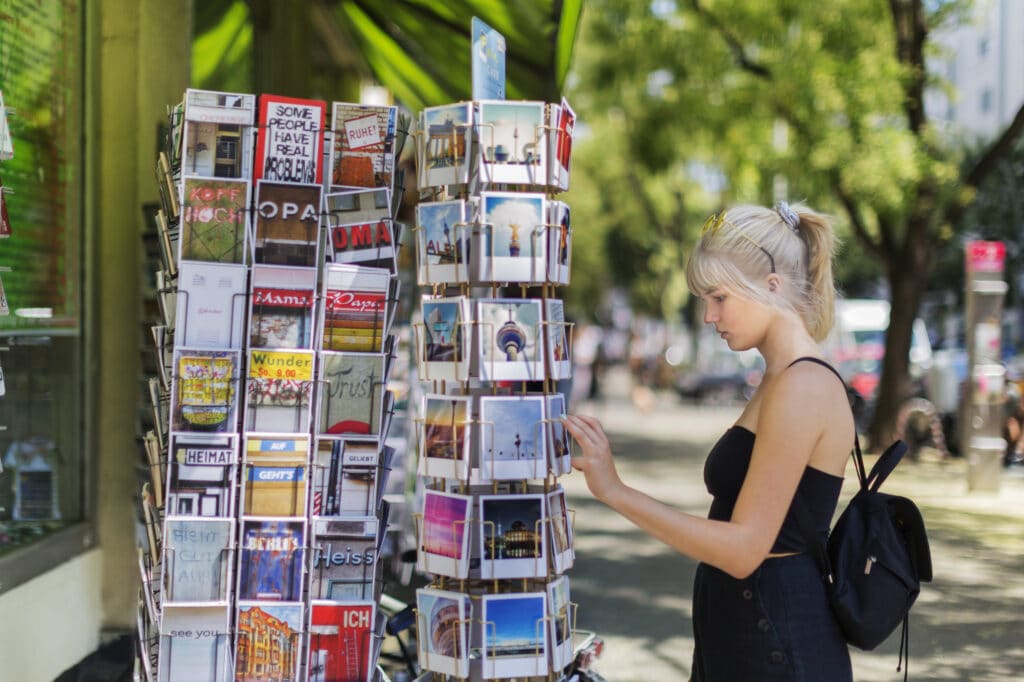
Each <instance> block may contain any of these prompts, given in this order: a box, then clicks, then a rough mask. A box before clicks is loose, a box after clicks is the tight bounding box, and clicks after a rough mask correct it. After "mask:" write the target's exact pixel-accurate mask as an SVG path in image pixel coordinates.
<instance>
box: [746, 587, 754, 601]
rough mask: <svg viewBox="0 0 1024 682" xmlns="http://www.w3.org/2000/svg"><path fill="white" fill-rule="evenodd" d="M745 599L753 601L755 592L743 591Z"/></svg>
mask: <svg viewBox="0 0 1024 682" xmlns="http://www.w3.org/2000/svg"><path fill="white" fill-rule="evenodd" d="M743 598H744V599H753V598H754V591H753V590H750V589H747V590H743Z"/></svg>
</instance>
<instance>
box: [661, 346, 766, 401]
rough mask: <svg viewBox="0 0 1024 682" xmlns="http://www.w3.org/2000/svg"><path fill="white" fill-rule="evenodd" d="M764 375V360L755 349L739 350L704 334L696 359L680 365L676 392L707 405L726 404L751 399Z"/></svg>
mask: <svg viewBox="0 0 1024 682" xmlns="http://www.w3.org/2000/svg"><path fill="white" fill-rule="evenodd" d="M763 375H764V360H763V359H762V358H761V355H760V354H759V353H758V352H757V351H755V350H748V351H740V352H736V351H734V350H731V349H730V348H729V346H728V345H726V343H725V341H724V340H722V339H721V338H719V337H718V336H715V335H714V334H701V336H700V340H699V341H698V344H697V353H696V359H695V361H694V362H693V363H692V364H690V365H688V366H682V367H680V368H679V369H678V370H677V372H676V376H675V382H674V388H675V390H676V393H678V394H679V396H680V397H681V398H683V399H685V400H693V401H696V402H698V403H702V404H705V405H727V404H731V403H736V402H741V401H744V400H747V399H749V398H750V396H751V395H753V393H754V390H755V389H756V388H757V386H758V384H760V383H761V377H762V376H763Z"/></svg>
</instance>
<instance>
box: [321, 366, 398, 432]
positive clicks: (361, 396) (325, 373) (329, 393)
mask: <svg viewBox="0 0 1024 682" xmlns="http://www.w3.org/2000/svg"><path fill="white" fill-rule="evenodd" d="M385 372H386V366H385V356H384V354H383V353H327V352H325V353H322V354H321V362H320V382H321V393H320V419H319V422H318V423H319V426H318V428H317V433H320V434H329V435H334V436H345V437H346V438H363V439H368V438H372V439H373V440H379V438H380V436H381V428H380V427H381V411H382V408H383V399H384V391H385V386H386V383H387V376H386V374H385Z"/></svg>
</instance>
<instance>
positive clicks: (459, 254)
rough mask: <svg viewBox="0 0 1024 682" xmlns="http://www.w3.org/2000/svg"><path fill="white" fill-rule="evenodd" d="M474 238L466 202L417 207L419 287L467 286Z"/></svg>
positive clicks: (447, 202)
mask: <svg viewBox="0 0 1024 682" xmlns="http://www.w3.org/2000/svg"><path fill="white" fill-rule="evenodd" d="M471 234H472V229H471V227H470V224H469V223H468V222H467V211H466V201H465V200H464V199H455V200H453V201H433V202H420V203H419V204H417V205H416V259H417V262H418V268H417V283H418V284H420V285H423V286H432V285H434V284H446V283H457V282H468V281H469V265H468V262H469V256H470V239H471Z"/></svg>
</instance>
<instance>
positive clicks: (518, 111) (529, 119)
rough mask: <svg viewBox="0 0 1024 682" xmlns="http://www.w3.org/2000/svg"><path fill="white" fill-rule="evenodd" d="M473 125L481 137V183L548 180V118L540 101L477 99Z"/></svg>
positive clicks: (543, 182) (521, 183) (535, 182)
mask: <svg viewBox="0 0 1024 682" xmlns="http://www.w3.org/2000/svg"><path fill="white" fill-rule="evenodd" d="M477 106H478V107H479V109H478V113H477V116H476V117H475V119H474V122H473V126H474V127H475V128H476V130H477V139H479V140H480V164H481V165H480V168H481V174H482V179H483V181H484V182H486V183H488V184H491V185H495V184H512V185H546V184H547V183H548V172H547V171H548V141H547V137H548V136H547V131H546V126H547V119H546V117H545V116H544V110H545V104H544V103H543V102H523V101H480V102H478V103H477Z"/></svg>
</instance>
